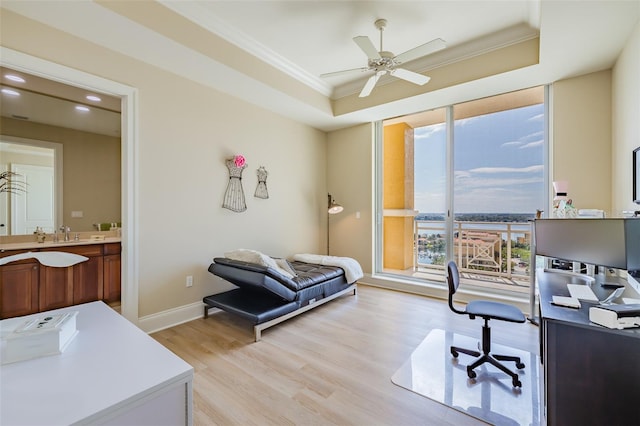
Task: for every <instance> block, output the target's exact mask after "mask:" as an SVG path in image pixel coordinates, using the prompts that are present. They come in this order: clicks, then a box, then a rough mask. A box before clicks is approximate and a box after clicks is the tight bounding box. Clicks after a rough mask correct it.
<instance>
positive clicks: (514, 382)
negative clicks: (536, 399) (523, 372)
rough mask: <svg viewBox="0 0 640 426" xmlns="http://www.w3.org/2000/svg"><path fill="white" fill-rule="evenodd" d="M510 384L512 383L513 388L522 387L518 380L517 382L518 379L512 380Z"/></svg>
mask: <svg viewBox="0 0 640 426" xmlns="http://www.w3.org/2000/svg"><path fill="white" fill-rule="evenodd" d="M512 383H513V387H514V388H521V387H522V382H521V381H520V380H518V379H513V381H512Z"/></svg>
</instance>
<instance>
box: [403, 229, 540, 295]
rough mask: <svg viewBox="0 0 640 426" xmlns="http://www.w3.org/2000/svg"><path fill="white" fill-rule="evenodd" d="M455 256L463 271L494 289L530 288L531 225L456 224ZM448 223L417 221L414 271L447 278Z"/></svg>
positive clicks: (454, 230) (464, 273)
mask: <svg viewBox="0 0 640 426" xmlns="http://www.w3.org/2000/svg"><path fill="white" fill-rule="evenodd" d="M453 232H454V235H453V236H454V238H453V245H454V246H453V253H454V259H455V260H456V262H457V264H458V268H459V270H460V272H461V273H462V274H463V276H464V275H466V276H467V277H471V278H473V279H475V280H478V281H485V282H489V283H493V285H491V284H489V285H491V286H499V287H503V288H504V287H505V286H507V287H508V286H513V287H517V288H519V289H526V288H528V287H529V262H530V258H531V223H530V222H465V221H455V222H454V229H453ZM446 241H447V238H446V231H445V222H444V221H432V220H415V221H414V268H413V269H414V271H415V272H424V273H436V274H442V275H443V276H444V269H445V262H446V254H445V247H446Z"/></svg>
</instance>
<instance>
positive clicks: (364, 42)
mask: <svg viewBox="0 0 640 426" xmlns="http://www.w3.org/2000/svg"><path fill="white" fill-rule="evenodd" d="M353 41H355V42H356V44H357V45H358V46H359V47H360V49H362V51H363V52H364V53H365V55H367V58H369V59H380V58H381V56H380V53H378V51H377V50H376V47H375V46H374V45H373V43H372V42H371V40H370V39H369V37H367V36H357V37H354V38H353Z"/></svg>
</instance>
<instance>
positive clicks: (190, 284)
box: [186, 275, 193, 287]
mask: <svg viewBox="0 0 640 426" xmlns="http://www.w3.org/2000/svg"><path fill="white" fill-rule="evenodd" d="M186 285H187V287H193V275H187V280H186Z"/></svg>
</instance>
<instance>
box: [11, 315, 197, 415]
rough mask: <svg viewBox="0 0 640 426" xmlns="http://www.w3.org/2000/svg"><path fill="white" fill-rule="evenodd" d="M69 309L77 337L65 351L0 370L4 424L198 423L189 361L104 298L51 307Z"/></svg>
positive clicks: (15, 321)
mask: <svg viewBox="0 0 640 426" xmlns="http://www.w3.org/2000/svg"><path fill="white" fill-rule="evenodd" d="M69 311H78V315H77V317H76V322H77V329H78V334H77V336H76V337H75V338H74V339H73V341H72V342H71V343H70V344H69V346H68V347H67V348H66V350H65V351H64V352H63V353H62V354H59V355H52V356H47V357H41V358H36V359H31V360H27V361H21V362H16V363H12V364H5V365H2V367H0V424H2V425H11V426H14V425H71V424H105V425H136V426H142V425H154V426H155V425H191V424H193V389H192V386H193V368H192V367H191V366H190V365H189V364H187V363H186V362H184V361H183V360H182V359H181V358H179V357H177V356H176V355H174V354H173V353H172V352H171V351H169V350H168V349H167V348H165V347H164V346H162V345H161V344H159V343H158V342H156V341H155V340H154V339H153V338H151V337H149V336H148V335H147V334H145V333H144V332H143V331H142V330H140V329H138V328H137V327H135V326H134V325H133V324H131V323H130V322H129V321H127V320H126V319H125V318H124V317H122V316H120V315H119V314H118V313H117V312H115V311H114V310H112V309H111V308H109V307H108V306H107V305H105V304H104V303H103V302H92V303H86V304H83V305H77V306H71V307H68V308H64V309H57V310H54V311H51V312H69ZM26 318H28V317H19V318H10V319H6V320H2V321H0V332H1V333H2V334H6V333H8V332H10V331H12V330H13V329H14V328H16V327H17V326H18V325H19V324H22V323H23V322H24V320H25V319H26Z"/></svg>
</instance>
